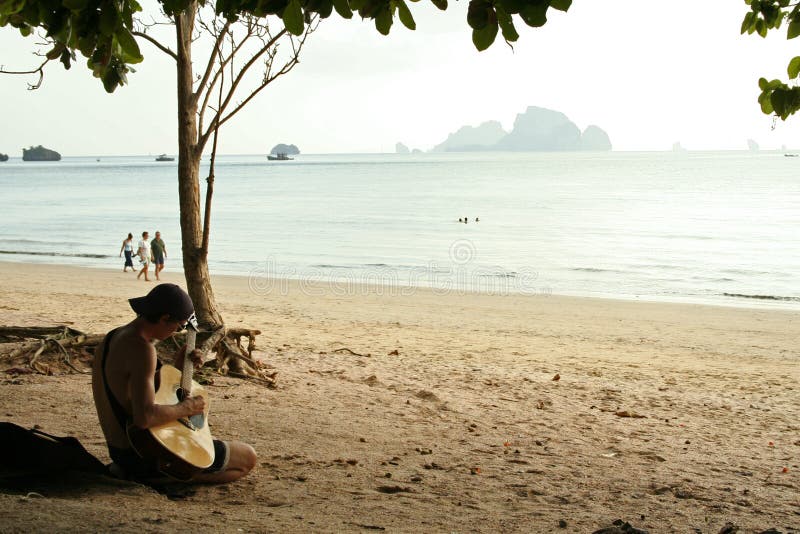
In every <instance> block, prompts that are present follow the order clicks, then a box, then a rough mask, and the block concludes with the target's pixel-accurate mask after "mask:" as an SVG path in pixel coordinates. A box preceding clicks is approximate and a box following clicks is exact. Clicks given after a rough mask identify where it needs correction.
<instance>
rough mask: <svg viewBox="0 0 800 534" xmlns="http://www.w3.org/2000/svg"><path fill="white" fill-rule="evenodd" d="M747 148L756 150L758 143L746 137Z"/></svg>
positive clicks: (752, 150) (751, 150)
mask: <svg viewBox="0 0 800 534" xmlns="http://www.w3.org/2000/svg"><path fill="white" fill-rule="evenodd" d="M747 149H748V150H749V151H750V152H758V150H759V146H758V143H756V142H755V141H753V140H752V139H748V140H747Z"/></svg>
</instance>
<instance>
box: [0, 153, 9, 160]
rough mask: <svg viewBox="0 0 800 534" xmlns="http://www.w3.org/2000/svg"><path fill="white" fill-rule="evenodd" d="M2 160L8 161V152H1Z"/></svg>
mask: <svg viewBox="0 0 800 534" xmlns="http://www.w3.org/2000/svg"><path fill="white" fill-rule="evenodd" d="M0 161H8V154H3V153H0Z"/></svg>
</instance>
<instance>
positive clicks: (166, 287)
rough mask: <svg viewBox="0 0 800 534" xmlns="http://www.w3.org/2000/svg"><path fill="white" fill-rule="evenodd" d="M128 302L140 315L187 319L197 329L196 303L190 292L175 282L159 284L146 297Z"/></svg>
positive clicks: (178, 319)
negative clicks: (193, 302)
mask: <svg viewBox="0 0 800 534" xmlns="http://www.w3.org/2000/svg"><path fill="white" fill-rule="evenodd" d="M128 302H129V303H130V305H131V308H133V311H135V312H136V313H137V314H139V315H146V316H149V317H152V316H160V315H169V316H170V318H172V319H175V320H176V321H186V322H187V324H188V325H189V326H191V327H192V328H193V329H194V330H197V318H196V317H195V316H194V305H193V304H192V299H191V297H189V294H188V293H186V291H184V290H183V289H181V288H180V287H178V286H176V285H175V284H159V285H157V286H156V287H154V288H153V289H151V290H150V293H148V294H147V295H146V296H144V297H137V298H133V299H128Z"/></svg>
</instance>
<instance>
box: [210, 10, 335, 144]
mask: <svg viewBox="0 0 800 534" xmlns="http://www.w3.org/2000/svg"><path fill="white" fill-rule="evenodd" d="M318 24H319V22H318V21H316V24H315V23H313V22H312V23H311V24H309V25H308V27H307V29H306V31H305V33H304V34H303V36H302V38H301V39H299V42H297V43H296V42H295V40H294V38H291V36H290V39H291V43H292V51H293V55H292V58H291V59H290V60H289V61H288V62H286V64H285V65H284V66H283V67H282V68H281V70H280V71H278V72H277V73H276V74H275V75H274V76H270V75H269V72H270V70H269V69H270V66H271V65H270V66H268V71H267V73H266V74H265V75H264V79H263V81H262V82H261V84H260V85H259V86H258V87H257V88H256V89H254V90H253V91H252V92H251V93H250V95H249V96H248V97H247V98H245V99H244V100H243V101H242V102H240V103H239V104H238V105H237V106H236V107H235V108H234V109H233V111H231V112H230V113H228V114H227V115H225V117H224V118H221V119H219V126H222V125H223V124H225V123H226V122H228V120H230V119H231V118H233V116H234V115H236V114H237V113H238V112H239V111H241V110H242V109H243V108H244V107H245V106H246V105H247V104H248V103H249V102H250V101H251V100H252V99H253V98H255V96H256V95H257V94H258V93H260V92H261V91H262V90H263V89H264V88H265V87H266V86H267V85H269V84H270V83H272V82H273V81H274V80H275V79H276V78H278V77H280V76H283V75H284V74H287V73H288V72H289V71H291V70H292V69H293V68H294V67H295V65H297V64H298V63H299V62H300V60H299V56H300V50H301V49H302V48H303V45H304V44H305V42H306V39H307V38H308V36H309V35H311V33H313V32H314V30H316V28H317V26H318ZM285 32H286V29H285V28H284V29H283V30H281V32H280V33H279V34H278V35H277V36H276V37H275V39H272V41H270V42H274V41H275V40H276V39H277V38H278V37H279V36H280V35H281V34H283V33H285ZM263 51H264V49H262V50H261V52H263ZM255 59H256V58H255V57H254V58H253V59H251V60H250V62H249V63H248V64H247V65H245V67H243V68H242V70H241V71H239V75H238V77H237V80H236V82H237V83H238V82H239V81H240V80H241V78H242V75H243V74H244V72H245V70H246V69H247V68H249V67H250V66H251V65H252V63H253V62H254V60H255ZM234 91H235V84H234V85H232V86H231V89H230V90H229V92H228V96H227V98H226V102H225V103H224V104H223V105H222V106H221V107H220V108H219V109H218V110H217V113H216V116H215V120H217V117H221V116H222V114H223V112H224V111H225V108H226V107H227V104H228V103H229V102H230V99H231V97H232V96H233V93H234ZM209 133H210V131H209V132H206V133H205V134H203V135H204V136H205V137H207V136H208V134H209Z"/></svg>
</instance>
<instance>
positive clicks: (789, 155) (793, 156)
mask: <svg viewBox="0 0 800 534" xmlns="http://www.w3.org/2000/svg"><path fill="white" fill-rule="evenodd" d="M784 156H786V157H787V158H796V157H797V156H798V155H797V154H784Z"/></svg>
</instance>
